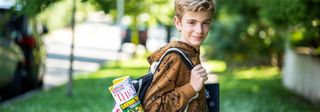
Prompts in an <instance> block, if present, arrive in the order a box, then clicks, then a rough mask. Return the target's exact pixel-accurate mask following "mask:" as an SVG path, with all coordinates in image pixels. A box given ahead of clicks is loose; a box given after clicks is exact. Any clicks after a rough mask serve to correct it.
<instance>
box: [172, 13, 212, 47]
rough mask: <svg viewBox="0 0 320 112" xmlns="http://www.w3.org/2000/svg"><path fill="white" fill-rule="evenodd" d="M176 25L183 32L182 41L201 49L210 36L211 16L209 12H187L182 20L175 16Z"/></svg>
mask: <svg viewBox="0 0 320 112" xmlns="http://www.w3.org/2000/svg"><path fill="white" fill-rule="evenodd" d="M174 23H175V25H176V27H177V29H178V30H179V31H180V32H181V36H180V40H181V41H183V42H186V43H188V44H189V45H192V46H194V47H195V48H197V49H199V48H200V45H201V44H202V42H203V41H204V39H205V38H206V37H207V35H208V32H209V28H210V23H211V14H210V13H209V11H200V12H192V11H187V12H185V13H184V14H183V16H182V18H181V19H179V18H178V17H177V16H175V17H174Z"/></svg>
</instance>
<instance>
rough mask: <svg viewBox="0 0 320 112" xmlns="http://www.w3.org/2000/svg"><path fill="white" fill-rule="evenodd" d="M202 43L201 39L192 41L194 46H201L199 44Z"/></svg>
mask: <svg viewBox="0 0 320 112" xmlns="http://www.w3.org/2000/svg"><path fill="white" fill-rule="evenodd" d="M201 44H202V42H201V41H196V42H192V46H194V47H196V48H199V46H200V45H201Z"/></svg>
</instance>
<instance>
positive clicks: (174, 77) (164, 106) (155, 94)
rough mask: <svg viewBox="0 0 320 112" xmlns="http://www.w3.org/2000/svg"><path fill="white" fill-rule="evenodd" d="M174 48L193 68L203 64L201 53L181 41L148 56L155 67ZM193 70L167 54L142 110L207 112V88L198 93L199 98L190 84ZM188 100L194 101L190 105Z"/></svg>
mask: <svg viewBox="0 0 320 112" xmlns="http://www.w3.org/2000/svg"><path fill="white" fill-rule="evenodd" d="M171 47H175V48H179V49H180V50H182V51H184V52H185V53H186V54H187V55H188V56H189V58H190V59H191V61H192V62H193V64H194V65H198V64H200V58H199V54H200V52H199V51H197V50H196V49H195V48H194V47H192V46H190V45H188V44H187V43H184V42H181V41H173V42H171V43H169V44H167V45H165V46H164V47H161V48H160V49H159V50H157V51H156V52H154V53H153V54H152V55H151V56H149V57H148V62H149V63H150V64H152V63H153V62H155V61H158V60H159V59H160V57H161V56H162V54H163V53H164V52H165V51H166V50H167V49H169V48H171ZM190 74H191V70H190V69H189V68H188V67H187V65H185V63H184V62H183V60H182V58H181V57H180V56H179V55H178V54H176V53H170V54H168V55H167V56H166V57H165V58H164V59H163V60H162V62H161V64H160V66H159V69H157V70H156V72H155V74H154V77H153V82H152V83H151V85H150V87H149V89H148V91H147V93H146V94H145V96H144V99H143V101H144V103H143V107H144V109H145V111H147V112H158V111H161V112H179V111H184V109H185V108H186V107H187V110H188V111H189V112H206V111H208V108H207V105H206V99H205V94H204V88H202V89H201V90H200V91H199V93H198V94H199V96H198V97H196V99H193V100H190V99H191V98H192V97H195V96H196V92H195V90H194V89H193V87H192V86H191V85H190V83H189V82H190ZM189 100H190V101H191V102H190V103H189V105H188V106H187V104H188V102H189Z"/></svg>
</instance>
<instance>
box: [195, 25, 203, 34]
mask: <svg viewBox="0 0 320 112" xmlns="http://www.w3.org/2000/svg"><path fill="white" fill-rule="evenodd" d="M195 32H196V33H199V34H202V32H203V27H202V25H201V24H197V25H196V28H195Z"/></svg>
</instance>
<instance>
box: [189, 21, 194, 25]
mask: <svg viewBox="0 0 320 112" xmlns="http://www.w3.org/2000/svg"><path fill="white" fill-rule="evenodd" d="M188 24H191V25H193V24H196V22H194V21H189V22H188Z"/></svg>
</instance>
